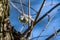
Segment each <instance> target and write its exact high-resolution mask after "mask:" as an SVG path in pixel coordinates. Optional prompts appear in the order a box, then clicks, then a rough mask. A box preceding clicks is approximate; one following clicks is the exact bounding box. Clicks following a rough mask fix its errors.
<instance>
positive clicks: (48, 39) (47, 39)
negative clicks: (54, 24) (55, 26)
mask: <svg viewBox="0 0 60 40" xmlns="http://www.w3.org/2000/svg"><path fill="white" fill-rule="evenodd" d="M59 32H60V29H59V30H57V34H58V33H59ZM54 36H55V33H53V34H52V35H51V36H49V37H48V38H46V40H50V39H51V38H53V37H54Z"/></svg>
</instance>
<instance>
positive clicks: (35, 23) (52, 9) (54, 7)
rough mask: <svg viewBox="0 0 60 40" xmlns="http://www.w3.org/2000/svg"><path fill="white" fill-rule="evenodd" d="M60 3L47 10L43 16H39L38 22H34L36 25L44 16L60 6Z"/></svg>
mask: <svg viewBox="0 0 60 40" xmlns="http://www.w3.org/2000/svg"><path fill="white" fill-rule="evenodd" d="M59 5H60V3H58V4H56V5H55V6H54V7H53V8H51V9H50V10H49V11H48V12H46V13H45V14H44V15H43V16H42V17H41V18H39V19H38V20H37V22H36V23H34V25H36V24H37V23H38V22H39V21H41V20H42V19H43V18H44V17H46V16H47V15H48V14H50V12H51V11H53V10H54V9H55V8H56V7H58V6H59Z"/></svg>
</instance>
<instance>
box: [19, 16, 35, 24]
mask: <svg viewBox="0 0 60 40" xmlns="http://www.w3.org/2000/svg"><path fill="white" fill-rule="evenodd" d="M18 19H19V21H20V22H23V23H25V24H27V23H28V17H24V16H20V17H18ZM29 20H30V21H34V19H32V18H31V16H30V17H29Z"/></svg>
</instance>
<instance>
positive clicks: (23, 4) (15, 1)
mask: <svg viewBox="0 0 60 40" xmlns="http://www.w3.org/2000/svg"><path fill="white" fill-rule="evenodd" d="M12 2H13V3H18V4H21V3H19V2H16V1H12ZM22 5H24V6H26V7H28V5H26V4H24V3H22ZM30 8H31V9H32V10H33V11H34V12H36V13H37V11H36V10H35V9H34V8H32V7H31V6H30Z"/></svg>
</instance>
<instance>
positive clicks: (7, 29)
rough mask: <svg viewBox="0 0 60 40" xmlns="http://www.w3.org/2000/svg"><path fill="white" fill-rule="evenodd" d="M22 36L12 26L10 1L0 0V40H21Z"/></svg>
mask: <svg viewBox="0 0 60 40" xmlns="http://www.w3.org/2000/svg"><path fill="white" fill-rule="evenodd" d="M20 35H21V34H20V33H19V32H17V31H16V30H15V29H14V28H13V27H12V26H11V25H10V22H9V3H8V0H0V40H20V37H21V36H20Z"/></svg>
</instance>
